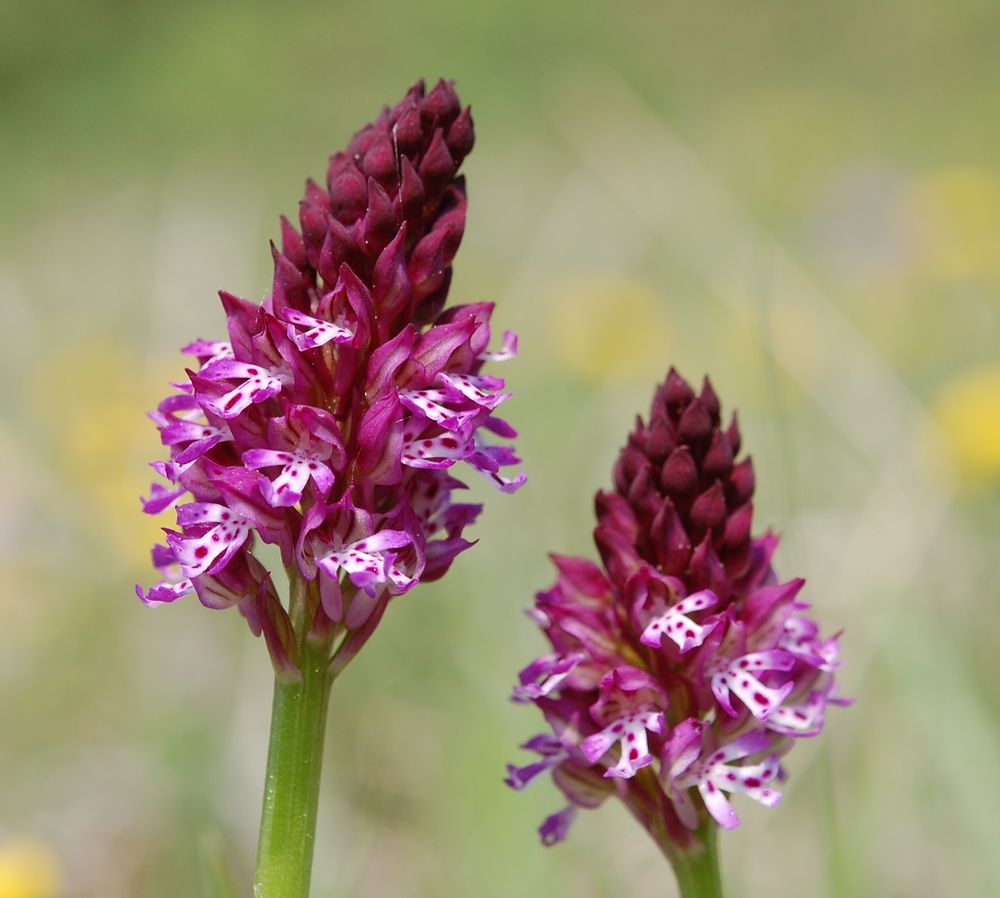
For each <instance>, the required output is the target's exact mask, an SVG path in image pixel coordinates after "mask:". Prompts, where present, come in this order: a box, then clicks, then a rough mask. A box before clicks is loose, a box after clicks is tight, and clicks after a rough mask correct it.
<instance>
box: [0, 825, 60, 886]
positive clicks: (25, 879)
mask: <svg viewBox="0 0 1000 898" xmlns="http://www.w3.org/2000/svg"><path fill="white" fill-rule="evenodd" d="M58 887H59V864H58V861H57V860H56V857H55V855H54V854H53V853H52V851H51V849H49V848H48V846H46V845H43V844H42V843H41V842H36V841H34V840H31V839H16V840H12V841H9V842H5V843H3V844H2V845H0V898H50V896H53V895H55V894H56V890H57V889H58Z"/></svg>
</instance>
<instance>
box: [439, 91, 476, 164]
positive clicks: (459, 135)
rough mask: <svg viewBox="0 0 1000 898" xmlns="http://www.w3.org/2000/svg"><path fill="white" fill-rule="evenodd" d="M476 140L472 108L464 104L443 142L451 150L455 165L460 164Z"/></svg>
mask: <svg viewBox="0 0 1000 898" xmlns="http://www.w3.org/2000/svg"><path fill="white" fill-rule="evenodd" d="M475 142H476V132H475V129H474V128H473V125H472V110H471V109H470V108H469V107H468V106H466V107H465V109H463V110H462V112H461V114H460V115H459V117H458V118H457V119H455V121H453V122H452V123H451V127H450V128H449V129H448V136H447V137H446V138H445V143H447V144H448V149H449V151H450V152H451V156H452V158H453V159H454V160H455V164H456V165H461V163H462V160H463V159H464V158H465V157H466V156H468V155H469V153H471V152H472V147H473V145H474V144H475Z"/></svg>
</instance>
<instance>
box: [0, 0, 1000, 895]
mask: <svg viewBox="0 0 1000 898" xmlns="http://www.w3.org/2000/svg"><path fill="white" fill-rule="evenodd" d="M998 39H1000V13H998V12H997V9H996V7H995V5H994V4H990V3H981V2H972V0H956V2H953V3H948V4H942V3H935V2H933V0H921V2H916V3H914V2H902V0H894V2H889V3H883V4H878V5H877V9H870V8H869V5H868V4H857V3H851V4H812V3H807V4H785V3H777V2H771V3H757V4H739V3H733V2H730V3H715V2H713V3H703V4H702V3H679V2H677V3H675V2H670V3H657V2H645V3H639V2H630V3H621V4H612V3H595V4H571V3H557V2H544V0H533V2H526V0H508V2H505V3H492V2H490V3H467V4H463V5H457V4H453V3H450V2H445V0H425V2H423V3H419V4H412V3H402V2H391V3H385V4H369V3H359V2H346V3H325V4H318V3H317V4H308V3H304V4H295V5H291V4H288V5H282V4H274V5H272V6H264V5H253V4H243V5H239V6H237V5H236V4H226V3H221V2H199V3H195V2H190V0H182V2H177V3H173V4H162V3H161V4H151V3H150V4H141V3H124V2H110V0H104V2H94V0H91V2H86V0H84V2H80V3H76V4H69V3H65V2H59V0H34V2H27V0H20V2H19V0H14V2H13V5H11V2H10V0H8V2H7V3H6V4H4V5H3V6H2V7H0V308H2V311H3V318H2V326H0V375H2V378H3V382H4V384H5V389H4V390H3V396H2V398H0V407H2V409H3V415H2V419H0V460H2V464H0V495H2V497H3V500H2V502H0V582H2V584H3V586H2V591H0V896H2V898H83V896H95V895H100V896H102V898H119V896H130V898H131V896H149V898H166V896H178V895H182V896H188V895H190V896H195V895H197V894H199V877H202V876H204V875H206V874H204V873H202V872H199V870H201V869H204V868H205V867H207V868H208V869H211V867H212V865H213V863H214V861H213V858H218V857H220V856H221V857H224V858H225V861H226V863H228V864H230V865H231V866H232V868H233V870H234V871H235V872H236V874H237V876H238V877H239V883H240V890H241V891H240V893H241V894H246V893H247V892H248V883H249V872H250V870H251V868H252V861H253V852H254V849H255V833H256V825H257V815H258V809H259V804H260V799H261V783H262V776H263V764H264V758H265V747H266V731H267V725H268V715H269V710H270V707H269V706H270V693H271V678H270V670H269V666H268V661H267V656H266V652H265V651H264V647H263V646H262V645H261V644H260V643H259V642H258V641H256V640H253V639H252V638H251V637H250V636H249V634H248V633H247V631H246V627H245V626H244V624H243V622H242V620H241V619H240V618H239V616H238V615H237V614H236V613H235V612H230V613H222V612H210V611H207V610H205V609H204V608H202V607H200V606H199V605H198V604H197V602H196V601H195V600H194V599H193V597H189V598H187V599H185V600H183V601H182V602H180V603H178V604H177V605H175V606H173V607H165V608H160V609H157V610H155V611H151V610H147V609H145V608H144V607H143V606H142V605H140V604H139V602H138V601H137V600H136V598H135V596H134V594H133V585H134V583H135V582H136V581H143V582H148V581H149V580H150V578H151V572H150V569H149V566H148V554H147V552H148V547H149V545H150V544H151V543H152V542H153V541H154V539H155V538H156V536H157V535H158V530H157V527H158V525H160V524H165V523H169V521H167V520H163V521H150V520H147V519H144V518H143V516H142V515H141V514H140V512H139V504H138V497H139V495H140V494H142V493H144V492H145V491H146V489H147V487H148V482H149V479H150V475H151V472H150V471H149V470H148V468H147V467H146V463H147V461H148V460H150V459H153V458H157V457H160V451H161V450H160V447H159V444H158V439H157V435H156V433H155V430H154V428H153V426H152V424H151V423H150V422H148V421H147V420H146V419H145V418H144V412H145V411H146V410H147V409H148V408H150V407H152V406H153V405H154V404H155V403H156V402H157V401H158V399H159V398H160V397H161V396H162V395H165V390H166V385H167V383H168V381H169V380H171V379H175V378H177V377H178V376H180V375H181V372H182V369H183V364H184V360H183V358H182V357H181V356H180V355H179V354H178V352H177V349H178V347H179V346H180V345H182V343H184V342H187V341H188V340H190V339H192V338H194V337H198V336H204V337H211V338H216V337H219V336H221V334H222V332H223V331H222V329H223V317H222V314H221V309H220V307H219V305H218V302H217V300H216V298H215V292H216V291H217V290H218V289H219V288H226V289H229V290H231V291H233V292H236V293H239V294H241V295H244V296H247V297H250V298H253V299H259V298H260V297H261V296H262V295H263V294H264V292H265V291H266V289H267V288H268V286H269V264H270V256H269V253H268V250H267V240H268V238H269V237H272V236H274V235H276V234H277V223H278V216H279V214H281V213H286V214H289V215H292V216H294V214H295V212H296V207H297V200H298V198H299V196H300V192H301V188H302V184H303V181H304V178H305V176H306V175H313V176H317V177H321V176H322V175H323V173H324V171H325V160H326V157H327V156H328V155H329V154H330V153H332V152H333V151H334V150H336V149H338V148H340V147H341V146H342V145H343V144H344V143H345V141H346V140H347V138H348V137H349V136H350V133H351V132H352V131H353V130H354V129H355V128H357V127H358V126H360V125H361V124H363V123H364V122H366V121H368V120H369V119H370V118H372V117H373V116H374V114H375V113H377V111H378V109H379V108H380V106H381V104H382V103H384V102H391V101H395V100H396V99H397V98H398V97H399V96H401V95H402V93H403V91H404V90H405V88H406V87H407V86H408V84H409V83H410V82H411V81H413V80H415V79H416V78H417V77H419V76H426V77H428V78H429V79H435V78H437V77H438V76H439V75H444V76H447V77H452V78H455V79H457V86H458V88H459V91H460V93H461V96H462V97H463V99H464V100H466V101H468V102H471V103H472V104H473V109H474V113H475V118H476V124H477V131H478V145H477V148H476V150H475V152H474V153H473V154H472V156H471V157H470V158H469V160H468V161H467V162H466V165H465V171H466V174H467V176H468V179H469V193H470V218H469V224H468V228H467V232H466V238H465V243H464V246H463V248H462V251H461V252H460V254H459V256H458V258H457V260H456V280H455V283H454V287H453V292H452V297H453V301H468V300H479V299H487V298H488V299H492V300H495V301H496V303H497V313H496V320H497V321H498V322H499V324H500V326H501V327H508V328H511V329H514V330H516V331H518V332H519V333H520V335H521V348H522V355H521V357H520V358H519V359H518V360H517V361H515V362H512V363H508V365H507V366H506V367H505V369H504V371H503V374H504V376H505V377H508V378H509V383H510V385H511V386H512V387H513V389H514V391H515V394H516V396H515V399H514V400H512V401H511V403H510V405H509V417H510V419H511V420H512V421H513V422H514V423H515V424H516V425H517V426H518V427H519V429H520V431H521V437H520V439H519V443H518V445H519V448H520V449H521V450H522V453H523V455H524V458H525V466H526V469H527V470H528V472H529V474H530V478H531V479H530V481H529V483H528V485H527V487H525V489H524V490H523V491H522V492H520V493H518V494H517V495H516V496H513V497H505V496H500V495H499V494H497V495H489V494H488V493H489V491H488V490H487V489H482V490H479V489H477V494H480V495H482V496H484V497H485V499H486V500H487V502H488V507H487V509H486V512H485V515H484V518H483V521H482V523H481V525H480V526H479V528H478V535H479V536H480V538H481V541H480V543H479V544H478V545H477V546H476V547H475V549H474V550H472V551H470V552H468V553H466V554H465V555H463V556H462V557H461V558H460V559H459V560H458V562H457V563H456V565H455V567H454V569H453V571H452V573H451V574H450V575H449V576H448V577H447V578H446V579H445V580H444V581H442V582H441V583H439V584H433V585H431V586H426V587H421V588H419V589H418V590H416V591H415V592H413V593H410V594H409V595H407V596H405V597H404V598H402V599H400V600H398V601H397V602H396V603H395V605H393V606H392V607H391V608H390V612H389V613H388V614H387V616H386V619H385V620H384V622H383V624H382V626H381V628H380V631H379V632H378V634H377V636H376V638H375V639H373V641H372V643H371V644H370V645H369V646H368V648H367V649H366V650H365V652H364V653H363V654H362V656H361V657H360V658H359V659H358V660H357V662H356V663H355V664H354V665H353V666H352V668H351V669H350V670H349V671H348V672H347V674H346V675H345V676H344V677H343V678H342V680H340V681H339V682H338V683H337V685H336V687H335V689H334V694H333V703H332V707H331V715H330V732H329V741H328V747H327V753H326V768H325V772H324V782H323V797H322V809H321V817H320V833H319V841H318V846H317V860H316V872H315V878H314V879H315V894H316V895H317V896H318V898H341V896H344V898H346V896H367V898H440V896H446V898H448V896H467V895H468V896H471V895H475V896H479V898H510V896H527V898H534V896H542V895H545V896H549V898H562V896H571V895H572V896H574V898H612V896H631V898H662V896H666V895H670V894H673V891H672V890H673V888H674V886H673V883H672V880H671V877H670V874H669V871H668V870H667V869H666V868H665V867H664V866H663V864H662V862H661V860H660V859H659V857H658V856H657V854H656V852H655V850H654V848H653V847H652V844H651V843H647V841H646V839H645V836H644V835H643V834H642V833H641V832H640V831H639V830H638V829H637V828H636V827H635V826H634V825H633V823H632V821H631V820H630V819H628V817H627V815H626V813H625V812H624V811H622V810H621V809H619V808H617V807H612V806H610V805H609V806H607V807H605V808H604V809H602V811H601V812H599V813H594V814H584V815H581V816H580V817H579V818H578V820H577V823H576V825H575V827H574V830H573V832H572V833H571V836H570V838H569V840H568V841H567V842H566V843H564V844H563V845H561V846H559V847H557V848H553V849H543V848H542V847H541V846H540V845H539V844H538V840H537V835H536V832H535V829H536V827H537V825H538V824H539V822H540V821H541V819H542V818H543V817H544V816H546V815H547V814H548V813H550V812H552V811H554V810H555V809H557V808H558V807H559V806H560V799H559V796H558V795H557V794H556V792H555V790H554V788H553V787H551V786H550V785H549V784H547V783H543V784H540V785H538V786H536V787H534V788H532V789H531V790H529V791H527V792H525V793H522V794H515V793H512V792H510V791H508V790H507V789H506V788H505V787H504V786H503V785H502V784H501V778H502V776H503V766H504V764H505V762H507V761H509V760H516V759H518V757H519V753H518V751H517V749H516V746H517V744H518V743H519V742H522V741H524V739H525V738H527V737H529V736H531V735H533V734H534V733H535V732H537V731H538V724H539V720H538V719H536V717H535V712H534V710H533V709H531V708H523V707H518V706H514V705H511V704H510V703H509V702H508V700H507V696H508V694H509V688H510V686H511V684H512V682H513V679H514V675H515V671H516V670H518V669H519V667H521V666H522V665H523V664H525V663H526V662H527V661H528V660H530V659H531V658H532V657H534V655H535V654H537V652H538V650H539V649H540V648H541V645H542V643H541V640H540V637H539V636H538V634H537V633H536V632H535V630H534V628H533V627H532V625H531V624H530V623H529V622H528V621H527V620H526V619H525V618H524V617H523V616H522V613H521V610H522V608H524V607H525V606H527V605H528V604H529V603H530V601H531V597H532V594H533V592H534V591H535V590H537V589H539V588H542V587H545V586H547V585H548V584H549V583H550V582H551V579H552V573H551V569H550V567H549V564H548V562H547V561H546V558H545V553H546V552H548V551H552V550H558V551H563V552H591V551H592V549H591V545H590V542H589V539H590V527H591V511H590V508H591V501H592V495H593V492H594V490H595V489H597V488H599V487H601V486H603V485H606V484H607V483H608V479H609V471H610V467H611V464H612V460H613V458H614V454H615V451H616V449H617V447H618V446H619V445H620V443H621V442H622V441H623V439H624V436H625V433H626V429H627V428H628V427H629V426H630V423H631V420H632V418H633V415H634V414H635V413H636V412H640V411H643V410H644V409H645V407H646V405H647V403H648V400H649V397H650V395H651V391H652V387H653V384H654V382H655V381H656V380H657V379H658V378H661V377H662V376H663V375H664V373H665V371H666V369H667V367H668V365H670V364H676V365H677V366H678V367H679V368H680V370H681V371H682V372H683V373H685V374H686V375H688V376H689V377H691V378H700V376H701V375H702V374H703V373H704V372H706V371H708V372H711V375H712V377H713V380H714V383H715V385H716V388H717V391H718V392H719V394H720V396H721V397H722V399H723V404H724V407H725V408H726V409H732V408H734V407H736V408H738V409H739V411H740V415H741V421H742V424H743V427H744V430H745V434H746V436H745V445H746V446H748V447H749V449H750V451H751V452H752V453H753V456H754V460H755V463H756V466H757V472H758V500H757V520H758V526H759V527H763V526H765V525H766V524H768V523H770V524H771V525H773V526H774V527H775V528H776V529H778V530H779V531H780V532H782V533H783V535H784V541H783V545H782V548H781V550H780V552H779V556H778V562H779V566H780V570H781V571H782V572H783V573H785V574H787V575H788V576H793V575H798V574H802V575H804V576H806V577H807V578H808V580H809V584H808V599H809V600H810V601H811V602H813V604H814V608H815V612H816V615H817V617H818V618H819V619H820V620H821V621H822V622H823V624H824V626H825V628H826V629H828V630H837V629H841V628H843V629H844V631H845V633H844V638H843V647H844V654H845V656H846V666H845V668H844V669H843V672H842V684H843V685H842V691H843V692H844V693H846V694H849V695H853V696H855V697H856V699H857V701H856V704H855V706H854V707H853V708H852V709H850V710H847V711H840V710H838V709H834V710H833V711H832V712H831V714H830V715H829V719H828V727H827V732H826V734H825V735H824V736H823V738H822V739H820V740H815V741H813V742H808V743H804V744H801V745H799V746H798V747H797V748H796V750H795V751H794V752H793V753H792V754H791V755H790V757H789V759H788V765H787V766H788V768H789V771H790V774H791V777H790V781H789V783H788V788H787V792H786V796H785V800H784V802H783V804H782V806H781V807H780V808H779V809H777V810H774V811H768V810H765V809H763V808H761V807H759V806H757V805H752V804H751V803H749V802H744V803H741V804H739V810H740V811H741V813H742V814H743V817H744V821H745V823H744V826H743V827H742V828H741V829H740V830H738V831H737V832H735V833H733V834H730V835H727V836H725V838H724V843H723V845H724V863H725V875H726V878H727V880H728V881H729V883H730V885H731V893H732V894H733V895H734V896H746V898H750V896H765V895H766V896H769V898H779V896H789V898H791V896H838V898H839V896H879V898H890V896H907V898H923V896H939V895H943V894H952V895H968V896H988V895H996V894H1000V853H998V852H997V851H996V848H995V846H996V844H997V842H998V840H1000V811H998V809H997V804H996V803H997V801H998V799H1000V766H998V764H997V759H998V758H1000V730H998V711H1000V686H998V683H1000V616H998V614H997V610H996V602H997V598H998V595H997V587H996V582H997V578H998V574H1000V571H998V566H997V563H996V560H995V559H996V555H997V544H998V537H1000V506H998V502H997V498H998V487H1000V353H998V346H1000V324H998V322H1000V317H998V316H1000V153H998V152H997V147H998V142H1000V117H998V116H997V115H996V112H997V110H998V109H1000V55H998V54H997V53H996V52H995V50H996V46H997V41H998ZM199 858H201V859H204V858H208V863H207V864H203V863H202V861H200V860H199Z"/></svg>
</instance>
